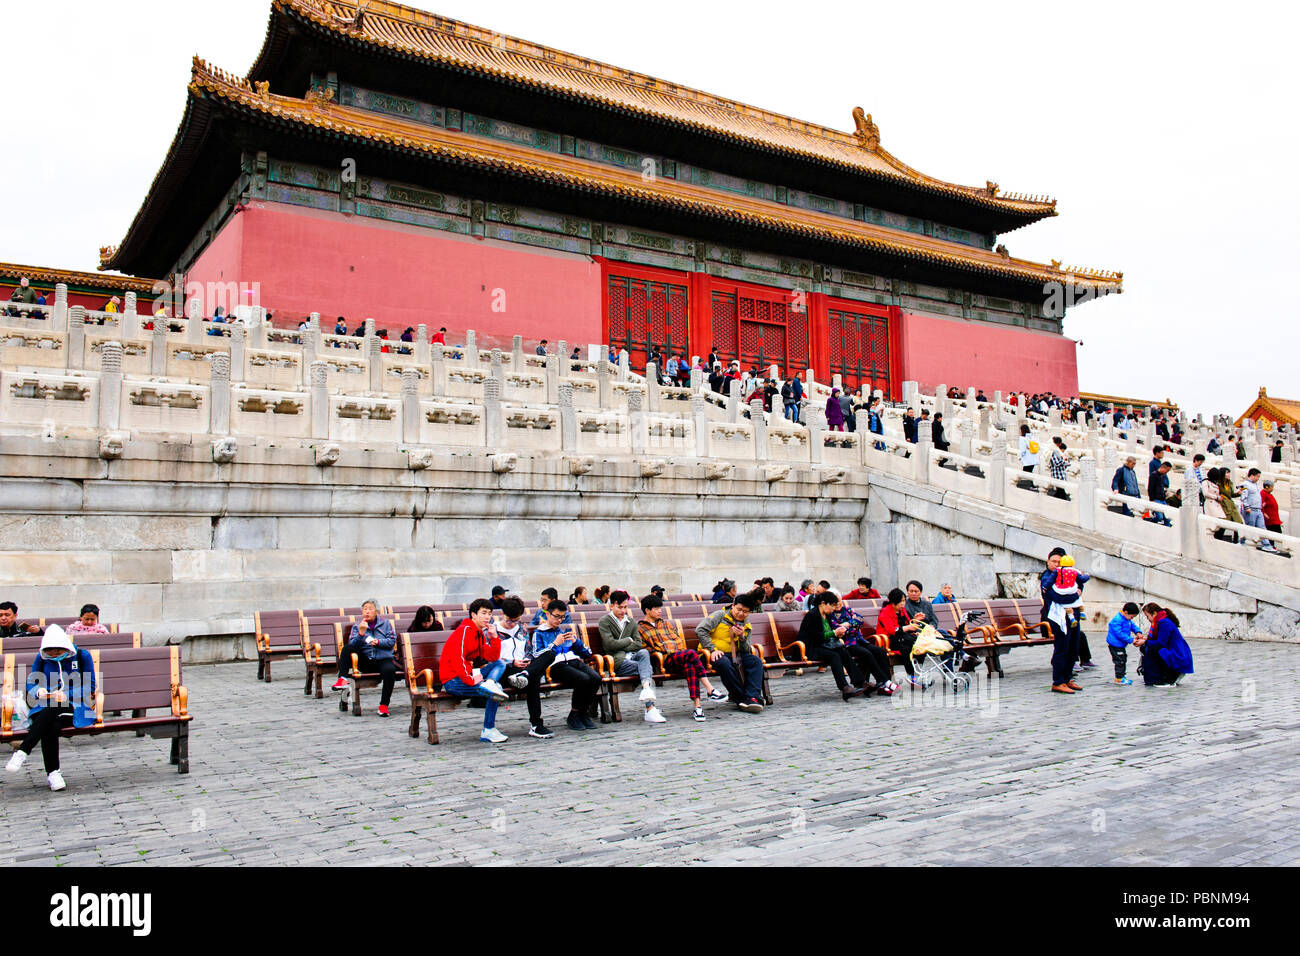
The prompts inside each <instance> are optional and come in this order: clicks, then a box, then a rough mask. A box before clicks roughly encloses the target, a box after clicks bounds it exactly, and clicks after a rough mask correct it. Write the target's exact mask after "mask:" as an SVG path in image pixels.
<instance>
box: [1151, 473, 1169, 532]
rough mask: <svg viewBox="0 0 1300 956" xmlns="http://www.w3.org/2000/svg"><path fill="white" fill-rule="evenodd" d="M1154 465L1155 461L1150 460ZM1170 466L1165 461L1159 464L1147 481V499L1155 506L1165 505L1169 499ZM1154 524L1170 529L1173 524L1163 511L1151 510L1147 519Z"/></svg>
mask: <svg viewBox="0 0 1300 956" xmlns="http://www.w3.org/2000/svg"><path fill="white" fill-rule="evenodd" d="M1152 464H1155V459H1152ZM1171 467H1172V466H1171V465H1170V464H1169V462H1167V461H1162V462H1160V465H1159V467H1158V468H1156V469H1155V470H1154V471H1152V472H1151V477H1150V478H1149V479H1148V480H1147V498H1148V499H1150V500H1151V501H1152V502H1154V503H1156V504H1161V505H1163V504H1167V503H1168V498H1169V469H1170V468H1171ZM1148 520H1149V521H1153V522H1155V523H1156V524H1162V525H1164V526H1165V527H1166V528H1168V527H1172V526H1173V522H1172V521H1170V520H1169V516H1168V515H1167V514H1165V513H1164V512H1163V511H1157V510H1156V509H1154V508H1152V509H1151V517H1150V518H1149V519H1148Z"/></svg>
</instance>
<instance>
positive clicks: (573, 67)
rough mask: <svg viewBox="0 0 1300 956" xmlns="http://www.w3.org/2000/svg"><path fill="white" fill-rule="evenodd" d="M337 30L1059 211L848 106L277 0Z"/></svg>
mask: <svg viewBox="0 0 1300 956" xmlns="http://www.w3.org/2000/svg"><path fill="white" fill-rule="evenodd" d="M273 6H274V8H276V9H279V10H287V11H292V12H293V13H296V14H297V15H298V16H300V17H303V18H305V19H307V20H309V21H311V22H313V23H315V24H317V25H319V26H320V27H322V28H323V29H326V30H329V31H331V32H333V33H336V34H338V35H340V36H344V37H348V38H350V39H353V40H357V41H361V42H364V43H369V44H372V45H374V46H376V47H380V48H384V49H389V50H394V51H397V52H400V53H404V54H408V55H412V56H416V57H419V58H421V59H426V60H430V61H434V62H437V63H441V64H445V65H448V66H452V67H457V68H460V69H465V70H470V71H473V72H475V73H480V74H486V75H490V76H495V77H499V78H502V79H506V80H510V81H513V82H516V83H521V84H525V85H527V86H532V87H535V88H539V89H546V90H550V91H553V92H556V93H560V94H562V95H567V96H572V97H578V98H581V99H584V100H587V101H589V102H595V103H600V104H602V105H605V106H610V107H614V108H616V109H621V110H625V111H628V112H632V113H637V114H641V115H643V116H648V117H654V118H658V119H661V120H667V121H669V122H673V123H677V124H680V125H683V126H689V127H693V128H695V129H698V130H703V131H708V132H711V133H714V134H718V135H721V136H724V137H727V138H729V139H731V140H734V141H736V142H741V143H747V144H750V145H756V146H760V147H763V148H767V149H774V150H777V151H780V152H783V153H786V154H788V155H794V156H800V157H803V158H808V159H814V160H820V161H823V162H827V163H831V164H833V165H835V166H838V167H840V168H842V169H846V170H849V171H853V172H859V173H865V174H868V175H872V176H875V177H879V178H884V179H887V180H893V181H896V182H900V183H906V184H908V185H911V186H915V187H920V188H922V189H924V190H926V191H929V192H933V193H936V194H940V195H945V196H949V197H953V198H959V199H962V200H964V201H967V202H970V203H974V204H976V205H979V206H983V207H985V208H989V209H996V210H999V211H1002V212H1007V213H1013V214H1019V215H1025V216H1029V217H1042V216H1054V215H1056V211H1055V210H1056V200H1055V199H1049V198H1047V197H1045V196H1026V195H1022V194H1016V193H1010V194H1005V195H1004V194H1002V193H1001V190H1000V188H999V187H998V185H997V184H996V183H991V182H990V183H986V184H985V185H984V186H959V185H956V184H954V183H947V182H944V181H943V180H940V179H935V178H934V177H931V176H926V175H925V174H923V173H921V172H919V171H917V170H915V169H913V168H912V167H910V166H908V165H907V164H906V163H904V162H902V161H901V160H899V159H898V158H896V157H895V156H893V155H892V154H891V153H889V152H888V151H887V150H885V149H883V148H882V147H881V146H880V131H879V129H878V128H877V127H876V125H875V124H874V123H873V122H872V120H871V117H870V116H869V115H866V114H865V113H863V112H862V110H861V109H857V110H854V117H853V118H854V123H855V127H856V128H855V130H854V131H853V132H851V133H850V132H844V131H841V130H835V129H830V128H828V127H825V126H819V125H817V124H815V123H808V122H805V121H803V120H799V119H794V118H792V117H789V116H783V115H781V114H779V113H773V112H770V111H768V110H764V109H759V108H758V107H754V106H749V105H747V104H744V103H739V102H736V101H735V100H729V99H725V98H723V97H720V96H714V95H712V94H709V93H705V92H702V91H700V90H695V89H691V88H689V87H685V86H679V85H677V84H675V83H670V82H667V81H665V80H661V79H658V78H657V77H653V76H648V75H646V74H643V73H635V72H633V71H631V70H624V69H620V68H618V67H615V66H610V65H608V64H605V63H601V62H598V61H596V60H589V59H586V58H584V57H580V56H575V55H573V54H571V53H564V52H562V51H560V50H556V49H553V48H551V47H546V46H542V45H540V44H536V43H530V42H528V41H527V40H521V39H518V38H516V37H511V36H506V35H504V34H500V33H494V32H492V31H491V30H485V29H483V28H482V27H476V26H471V25H470V24H467V23H462V22H460V21H459V20H452V19H449V18H447V17H441V16H437V15H435V14H432V13H427V12H425V11H423V10H416V9H413V8H411V7H407V6H404V5H402V4H400V3H392V2H388V0H363V2H359V3H358V2H353V3H336V2H333V0H274V3H273Z"/></svg>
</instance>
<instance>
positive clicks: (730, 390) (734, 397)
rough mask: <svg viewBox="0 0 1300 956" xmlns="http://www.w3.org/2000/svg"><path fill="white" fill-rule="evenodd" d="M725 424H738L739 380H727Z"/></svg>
mask: <svg viewBox="0 0 1300 956" xmlns="http://www.w3.org/2000/svg"><path fill="white" fill-rule="evenodd" d="M727 423H728V424H731V425H736V424H739V423H740V379H738V378H732V379H728V380H727Z"/></svg>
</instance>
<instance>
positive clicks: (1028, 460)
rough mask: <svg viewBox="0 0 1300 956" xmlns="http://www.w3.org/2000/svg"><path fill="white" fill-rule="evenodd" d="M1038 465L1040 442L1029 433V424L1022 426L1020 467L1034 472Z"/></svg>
mask: <svg viewBox="0 0 1300 956" xmlns="http://www.w3.org/2000/svg"><path fill="white" fill-rule="evenodd" d="M1037 467H1038V442H1036V441H1035V440H1034V436H1033V435H1031V434H1030V433H1029V426H1028V425H1021V426H1020V469H1021V470H1022V471H1027V472H1030V473H1032V472H1033V470H1034V469H1035V468H1037Z"/></svg>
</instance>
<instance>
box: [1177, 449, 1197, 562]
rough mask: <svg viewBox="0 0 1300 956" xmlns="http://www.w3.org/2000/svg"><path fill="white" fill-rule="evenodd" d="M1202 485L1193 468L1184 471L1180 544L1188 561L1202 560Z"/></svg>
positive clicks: (1179, 517)
mask: <svg viewBox="0 0 1300 956" xmlns="http://www.w3.org/2000/svg"><path fill="white" fill-rule="evenodd" d="M1200 513H1201V483H1200V482H1199V481H1197V480H1196V472H1194V471H1193V470H1192V469H1191V468H1187V469H1186V470H1184V471H1183V503H1182V504H1181V505H1180V506H1179V508H1178V543H1179V546H1180V547H1181V548H1182V552H1183V557H1184V558H1185V559H1186V560H1188V561H1199V560H1200V559H1201V523H1200V521H1199V520H1198V518H1197V516H1198V515H1200Z"/></svg>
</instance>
